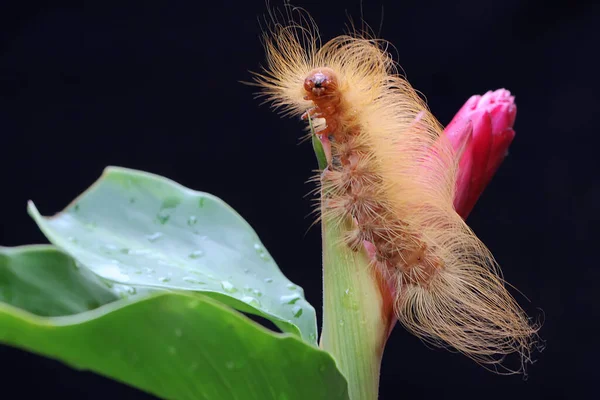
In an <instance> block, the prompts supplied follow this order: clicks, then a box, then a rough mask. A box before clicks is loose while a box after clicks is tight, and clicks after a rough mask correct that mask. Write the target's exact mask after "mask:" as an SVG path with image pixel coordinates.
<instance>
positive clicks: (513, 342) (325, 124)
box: [255, 13, 537, 372]
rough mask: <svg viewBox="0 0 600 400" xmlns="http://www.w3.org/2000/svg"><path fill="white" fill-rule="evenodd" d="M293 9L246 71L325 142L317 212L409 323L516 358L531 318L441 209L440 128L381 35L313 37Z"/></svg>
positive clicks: (484, 252) (475, 350)
mask: <svg viewBox="0 0 600 400" xmlns="http://www.w3.org/2000/svg"><path fill="white" fill-rule="evenodd" d="M301 18H302V20H303V21H305V23H304V24H302V25H298V24H294V23H290V24H281V23H277V22H275V23H274V24H273V25H272V26H271V28H270V29H269V31H268V32H266V34H265V38H264V43H265V49H266V53H267V65H266V67H265V68H263V71H262V73H259V74H255V80H256V84H258V85H259V86H260V87H261V89H262V92H261V93H262V94H263V95H265V96H267V98H268V100H270V101H271V102H272V104H273V105H274V106H275V107H276V108H281V109H282V110H283V111H284V112H286V113H288V114H292V115H302V116H303V117H305V118H306V117H307V116H312V117H313V118H314V120H313V122H314V125H315V131H316V133H317V134H318V135H319V137H320V138H322V141H323V142H324V143H325V144H330V146H331V147H330V149H328V152H329V157H328V166H327V168H326V169H325V171H324V172H323V173H322V174H321V175H320V176H319V178H318V179H319V181H320V183H321V189H322V193H323V196H324V198H323V202H322V204H323V206H322V218H324V219H327V220H328V221H333V223H337V224H340V226H350V228H348V229H346V232H345V234H346V238H345V243H344V245H347V246H350V247H352V248H353V249H356V250H358V249H359V248H360V247H361V246H362V245H363V243H368V244H369V245H371V247H372V248H373V249H374V254H375V256H374V257H373V266H374V267H375V268H377V269H378V270H379V271H380V272H381V273H383V274H384V275H385V276H386V277H387V278H388V280H389V281H391V282H393V284H394V286H395V303H394V311H395V314H396V316H397V318H398V320H399V321H400V323H402V325H403V326H404V327H406V328H407V329H408V330H409V331H411V332H412V333H414V334H416V335H417V336H418V337H420V338H422V339H424V340H426V341H428V342H430V343H433V344H435V345H438V346H448V345H449V346H451V347H453V348H455V349H457V350H458V351H460V352H462V353H464V354H466V355H467V356H469V357H471V358H472V359H474V360H475V361H477V362H479V363H484V364H499V363H500V362H501V361H502V358H503V356H504V355H506V354H510V353H513V352H517V353H519V354H521V356H522V358H521V359H522V366H523V365H524V362H525V361H529V360H530V350H531V346H532V344H533V339H534V337H535V336H536V331H537V327H536V326H533V325H532V324H530V322H529V319H528V318H527V316H526V315H525V313H524V312H523V310H522V309H521V308H520V307H519V305H518V304H517V303H516V302H515V300H514V299H513V298H512V297H511V295H510V294H509V293H508V291H507V290H506V288H505V286H504V282H503V279H502V277H501V273H500V271H499V269H498V266H497V264H496V262H495V260H494V258H493V256H492V255H491V254H490V252H489V251H488V249H487V248H486V247H485V246H484V244H483V243H482V242H481V241H480V240H479V239H478V238H477V237H476V236H475V234H474V233H473V232H472V231H471V229H470V228H469V227H468V226H467V225H466V224H465V222H464V221H463V219H462V218H461V217H460V216H459V215H458V214H457V213H456V212H455V210H454V208H453V198H454V191H455V186H456V175H457V163H456V161H455V160H456V159H457V158H456V154H454V152H453V150H452V147H451V146H450V144H449V143H448V142H446V141H445V139H444V136H443V135H442V127H441V126H440V124H439V123H438V122H437V120H436V119H435V118H434V117H433V115H432V114H431V113H430V112H429V110H428V107H427V105H426V104H425V102H424V101H423V100H422V99H421V98H420V97H419V95H418V94H417V93H416V92H415V90H414V89H413V88H412V87H411V86H410V84H409V83H408V82H407V81H406V80H405V79H403V78H402V77H401V76H400V75H399V73H398V67H397V64H396V63H395V62H394V61H393V59H392V57H391V56H390V54H389V53H388V52H386V50H385V45H386V44H385V42H383V41H380V40H375V39H372V38H370V37H369V36H368V35H365V34H356V33H354V34H352V35H346V36H340V37H337V38H335V39H333V40H331V41H329V42H327V43H326V44H324V45H323V46H319V38H318V34H317V31H316V28H314V24H312V22H311V20H310V18H309V17H307V16H306V15H304V14H303V13H302V14H301ZM306 21H308V24H307V23H306ZM307 25H308V26H307ZM348 222H350V223H349V224H348ZM509 371H510V372H515V371H511V370H509Z"/></svg>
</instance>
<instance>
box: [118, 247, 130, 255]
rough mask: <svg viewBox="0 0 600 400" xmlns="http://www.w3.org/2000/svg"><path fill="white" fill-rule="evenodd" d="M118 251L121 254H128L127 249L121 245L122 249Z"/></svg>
mask: <svg viewBox="0 0 600 400" xmlns="http://www.w3.org/2000/svg"><path fill="white" fill-rule="evenodd" d="M119 253H121V254H129V249H128V248H127V247H123V248H122V249H120V250H119Z"/></svg>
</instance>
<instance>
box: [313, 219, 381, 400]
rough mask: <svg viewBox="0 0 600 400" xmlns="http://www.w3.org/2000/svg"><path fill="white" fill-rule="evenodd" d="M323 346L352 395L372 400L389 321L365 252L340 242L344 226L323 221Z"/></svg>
mask: <svg viewBox="0 0 600 400" xmlns="http://www.w3.org/2000/svg"><path fill="white" fill-rule="evenodd" d="M322 226H323V293H324V299H323V331H322V334H321V347H322V348H323V349H324V350H326V351H328V352H329V353H331V354H332V355H333V356H334V357H335V359H336V360H337V362H338V367H339V368H340V370H341V371H342V373H343V374H344V375H345V377H346V379H347V380H348V392H349V394H350V400H375V399H377V395H378V389H379V368H380V365H381V357H382V355H383V346H384V345H385V341H386V339H387V334H388V325H387V324H386V319H385V317H384V316H383V315H382V314H383V300H382V295H381V291H380V289H379V285H378V283H377V279H376V277H375V275H374V274H373V270H372V268H369V261H368V259H367V256H366V254H364V252H363V251H359V252H353V251H352V250H351V249H350V248H349V247H348V246H346V245H344V244H342V243H343V241H342V230H341V228H340V227H336V224H335V223H332V222H331V221H327V220H324V221H323V225H322Z"/></svg>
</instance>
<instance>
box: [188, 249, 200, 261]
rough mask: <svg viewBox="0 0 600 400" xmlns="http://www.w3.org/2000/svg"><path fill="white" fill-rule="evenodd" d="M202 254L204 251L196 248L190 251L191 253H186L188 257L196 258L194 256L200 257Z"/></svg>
mask: <svg viewBox="0 0 600 400" xmlns="http://www.w3.org/2000/svg"><path fill="white" fill-rule="evenodd" d="M203 255H204V252H203V251H202V250H196V251H192V252H191V253H190V254H189V255H188V257H189V258H193V259H196V258H200V257H202V256H203Z"/></svg>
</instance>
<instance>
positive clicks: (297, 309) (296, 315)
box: [292, 306, 304, 318]
mask: <svg viewBox="0 0 600 400" xmlns="http://www.w3.org/2000/svg"><path fill="white" fill-rule="evenodd" d="M292 311H293V312H294V318H300V316H301V315H302V312H303V311H304V310H303V309H302V307H300V306H294V308H293V309H292Z"/></svg>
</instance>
